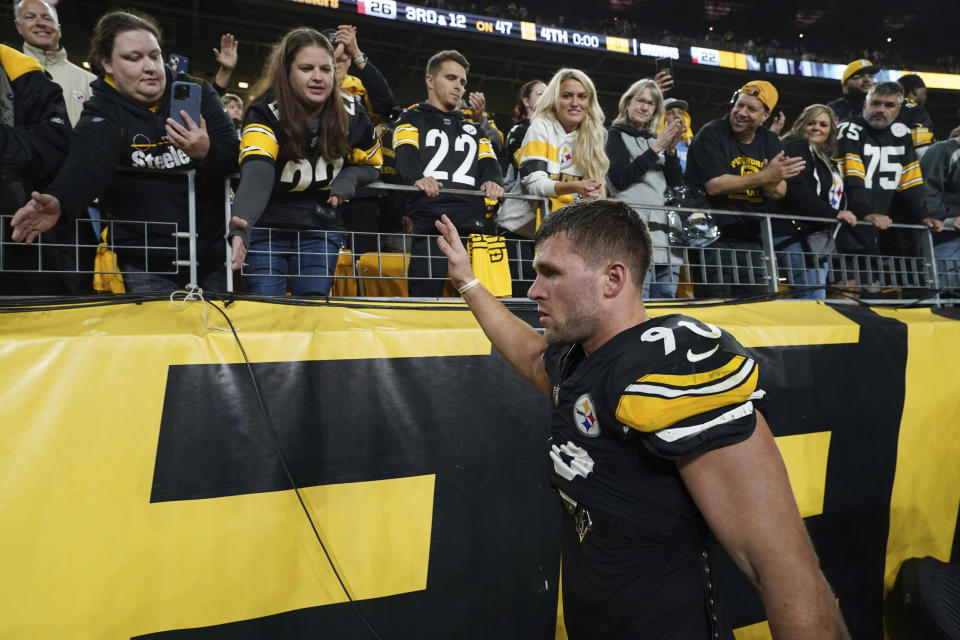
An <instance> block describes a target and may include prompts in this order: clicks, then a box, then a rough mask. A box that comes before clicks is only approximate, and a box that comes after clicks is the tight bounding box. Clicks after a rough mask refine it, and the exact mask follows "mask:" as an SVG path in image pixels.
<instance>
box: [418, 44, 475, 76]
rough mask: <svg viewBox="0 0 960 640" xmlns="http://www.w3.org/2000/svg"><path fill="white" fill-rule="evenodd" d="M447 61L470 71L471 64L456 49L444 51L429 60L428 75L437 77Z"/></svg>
mask: <svg viewBox="0 0 960 640" xmlns="http://www.w3.org/2000/svg"><path fill="white" fill-rule="evenodd" d="M447 60H452V61H454V62H456V63H457V64H459V65H460V66H461V67H463V70H464V71H470V63H469V62H467V59H466V58H465V57H464V55H463V54H462V53H460V52H459V51H457V50H456V49H445V50H443V51H438V52H437V53H435V54H433V56H431V57H430V59H429V60H427V75H428V76H435V75H437V72H438V71H440V67H442V66H443V63H444V62H446V61H447Z"/></svg>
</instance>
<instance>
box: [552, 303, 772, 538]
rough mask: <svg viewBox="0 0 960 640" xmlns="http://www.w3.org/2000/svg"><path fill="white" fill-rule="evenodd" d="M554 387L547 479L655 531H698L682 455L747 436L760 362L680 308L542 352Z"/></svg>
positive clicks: (587, 502) (590, 504)
mask: <svg viewBox="0 0 960 640" xmlns="http://www.w3.org/2000/svg"><path fill="white" fill-rule="evenodd" d="M544 362H545V365H546V368H547V373H548V374H549V376H550V383H551V386H552V393H553V398H552V399H553V404H554V410H553V414H552V422H551V437H550V450H549V458H550V477H551V481H552V483H553V485H554V486H555V487H556V488H557V489H558V490H560V491H561V492H562V493H563V494H565V495H566V496H568V497H569V498H571V499H572V500H574V501H577V502H581V501H582V502H583V503H584V504H585V505H587V506H588V507H590V508H596V509H600V510H602V511H604V512H606V513H608V514H610V515H613V516H615V517H617V518H618V519H620V520H621V521H623V522H627V523H629V524H631V525H632V526H634V527H637V528H639V529H640V530H643V531H646V532H649V534H650V535H651V536H652V537H654V538H660V537H663V536H667V537H671V536H677V535H681V533H680V532H682V535H684V536H688V537H690V536H692V537H694V538H696V537H697V536H699V533H698V526H699V525H698V524H697V523H699V522H700V519H699V513H698V512H697V509H696V507H695V505H694V504H693V501H692V499H691V498H690V496H689V494H688V493H687V491H686V488H685V487H684V486H683V483H682V481H681V479H680V477H679V473H678V472H677V469H676V460H679V459H683V458H689V457H692V456H696V455H699V454H701V453H704V452H706V451H709V450H711V449H714V448H716V447H721V446H725V445H729V444H733V443H736V442H740V441H741V440H745V439H746V438H748V437H749V436H750V435H751V434H752V433H753V429H754V427H755V425H756V414H755V411H754V401H755V400H756V399H758V398H760V397H762V396H763V392H762V391H760V390H759V389H758V387H757V380H758V375H759V373H758V369H757V364H756V362H754V360H753V359H752V358H751V357H750V355H749V354H748V353H747V352H746V350H744V348H743V347H742V346H740V344H739V343H738V342H737V341H736V340H735V339H734V338H733V337H732V336H731V335H730V334H728V333H727V332H725V331H723V330H722V329H720V328H718V327H716V326H714V325H710V324H705V323H702V322H700V321H698V320H695V319H693V318H690V317H687V316H682V315H669V316H664V317H661V318H655V319H651V320H648V321H647V322H645V323H643V324H640V325H637V326H636V327H633V328H631V329H628V330H626V331H623V332H622V333H620V334H618V335H617V336H615V337H614V338H612V339H611V340H609V341H608V342H606V343H605V344H604V345H603V346H601V347H600V348H599V349H597V350H596V351H595V352H593V353H591V354H590V356H589V357H584V356H583V351H582V349H581V348H580V347H579V346H578V345H574V346H564V345H554V346H551V347H550V348H548V349H547V352H546V354H545V355H544Z"/></svg>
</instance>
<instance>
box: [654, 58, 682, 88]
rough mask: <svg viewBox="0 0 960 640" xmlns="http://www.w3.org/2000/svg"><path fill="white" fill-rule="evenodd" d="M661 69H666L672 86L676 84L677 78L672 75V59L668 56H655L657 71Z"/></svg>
mask: <svg viewBox="0 0 960 640" xmlns="http://www.w3.org/2000/svg"><path fill="white" fill-rule="evenodd" d="M661 71H666V72H667V73H668V74H669V75H670V79H671V80H673V86H674V87H675V86H677V79H676V77H675V76H674V75H673V60H671V59H670V58H657V73H660V72H661Z"/></svg>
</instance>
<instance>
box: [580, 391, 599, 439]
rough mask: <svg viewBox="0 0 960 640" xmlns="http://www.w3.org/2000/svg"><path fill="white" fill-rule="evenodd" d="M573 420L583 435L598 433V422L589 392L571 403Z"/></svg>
mask: <svg viewBox="0 0 960 640" xmlns="http://www.w3.org/2000/svg"><path fill="white" fill-rule="evenodd" d="M573 421H574V422H575V423H576V425H577V429H579V430H580V433H582V434H583V435H585V436H589V437H591V438H596V437H597V436H599V435H600V422H599V421H598V420H597V411H596V409H595V408H594V405H593V398H591V397H590V394H589V393H585V394H583V395H582V396H580V397H579V398H577V401H576V402H575V403H574V404H573Z"/></svg>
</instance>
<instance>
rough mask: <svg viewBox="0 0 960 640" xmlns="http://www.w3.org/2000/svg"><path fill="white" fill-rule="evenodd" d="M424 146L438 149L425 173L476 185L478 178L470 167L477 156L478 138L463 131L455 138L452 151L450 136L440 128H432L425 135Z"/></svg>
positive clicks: (438, 177) (442, 178) (439, 178)
mask: <svg viewBox="0 0 960 640" xmlns="http://www.w3.org/2000/svg"><path fill="white" fill-rule="evenodd" d="M424 146H425V147H426V148H427V149H436V151H435V152H434V153H433V156H432V157H431V158H430V161H429V162H428V163H427V166H426V168H425V169H424V170H423V175H425V176H430V177H432V178H436V179H437V180H441V181H442V180H452V181H453V182H455V183H457V184H463V185H469V186H471V187H473V186H476V184H477V179H476V178H475V177H474V176H472V175H470V169H471V168H472V167H473V164H474V162H475V161H476V158H477V140H476V138H474V137H473V136H471V135H468V134H466V133H461V134H460V135H458V136H457V137H456V138H454V140H453V145H452V147H453V150H452V151H451V150H450V147H451V144H450V136H449V135H448V134H447V133H446V132H445V131H442V130H440V129H430V130H429V131H427V135H426V136H425V137H424ZM451 172H452V174H453V176H452V177H451V175H450V174H451Z"/></svg>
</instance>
